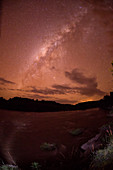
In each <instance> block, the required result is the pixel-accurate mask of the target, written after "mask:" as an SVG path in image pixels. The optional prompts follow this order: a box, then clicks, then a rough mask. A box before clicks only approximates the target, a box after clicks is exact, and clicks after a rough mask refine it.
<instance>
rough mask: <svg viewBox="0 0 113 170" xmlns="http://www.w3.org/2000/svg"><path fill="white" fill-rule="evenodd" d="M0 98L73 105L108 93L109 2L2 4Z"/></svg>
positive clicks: (7, 0) (112, 55)
mask: <svg viewBox="0 0 113 170" xmlns="http://www.w3.org/2000/svg"><path fill="white" fill-rule="evenodd" d="M0 24H1V25H0V26H1V28H0V31H1V35H0V96H1V97H4V98H6V99H9V98H12V97H15V96H19V97H27V98H33V99H38V100H54V101H56V102H59V103H69V104H76V103H79V102H84V101H92V100H98V99H101V98H103V96H104V95H106V94H109V92H110V91H112V90H113V77H112V74H111V72H110V69H111V62H112V60H113V1H112V0H76V1H75V0H27V1H26V0H16V1H15V0H2V3H1V4H0Z"/></svg>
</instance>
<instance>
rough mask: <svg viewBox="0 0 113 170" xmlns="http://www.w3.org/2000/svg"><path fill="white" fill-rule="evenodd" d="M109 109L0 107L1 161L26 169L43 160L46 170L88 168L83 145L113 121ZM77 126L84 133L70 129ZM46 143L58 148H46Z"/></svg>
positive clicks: (43, 166) (41, 162) (42, 163)
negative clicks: (28, 110) (34, 109)
mask: <svg viewBox="0 0 113 170" xmlns="http://www.w3.org/2000/svg"><path fill="white" fill-rule="evenodd" d="M107 112H108V111H106V110H102V109H99V108H95V109H88V110H85V111H66V112H65V111H62V112H46V113H36V112H19V111H7V110H0V157H1V160H3V161H4V162H5V163H8V164H17V165H18V166H19V167H21V168H23V169H26V170H27V169H29V167H30V165H31V163H32V162H39V163H40V164H41V165H42V169H44V170H46V169H48V170H55V169H58V170H60V169H65V170H68V169H75V168H78V169H87V168H88V167H87V165H88V159H87V157H86V160H85V159H83V158H82V157H81V153H80V152H81V151H80V146H81V145H82V144H84V143H85V142H87V141H88V140H89V139H91V138H92V137H94V136H95V135H96V134H97V133H98V132H99V128H100V127H101V126H102V125H104V124H106V123H108V122H109V121H111V119H112V118H108V117H107ZM76 128H82V130H83V132H82V133H81V134H79V135H75V136H74V135H72V134H71V133H70V131H71V130H74V129H76ZM44 142H47V143H50V144H55V146H56V149H54V150H52V151H47V150H42V149H41V148H40V146H41V145H42V144H43V143H44Z"/></svg>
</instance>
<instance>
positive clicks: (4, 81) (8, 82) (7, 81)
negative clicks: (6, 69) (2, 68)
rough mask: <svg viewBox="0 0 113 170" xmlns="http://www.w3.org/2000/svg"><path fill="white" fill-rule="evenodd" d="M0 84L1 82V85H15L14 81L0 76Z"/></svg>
mask: <svg viewBox="0 0 113 170" xmlns="http://www.w3.org/2000/svg"><path fill="white" fill-rule="evenodd" d="M0 84H2V85H6V84H11V85H15V84H16V83H14V82H12V81H9V80H6V79H4V78H2V77H0Z"/></svg>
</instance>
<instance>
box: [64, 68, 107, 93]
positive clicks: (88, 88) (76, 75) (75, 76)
mask: <svg viewBox="0 0 113 170" xmlns="http://www.w3.org/2000/svg"><path fill="white" fill-rule="evenodd" d="M65 76H66V77H67V78H68V79H70V80H71V81H72V82H74V83H79V84H80V85H84V87H75V88H74V89H76V90H77V93H80V94H82V95H86V96H93V95H99V96H102V95H104V94H105V92H103V91H102V90H100V89H98V88H97V87H98V83H97V81H96V78H95V77H86V76H85V75H84V74H83V73H82V72H80V71H79V70H78V69H77V68H75V69H73V70H72V71H71V72H67V71H66V72H65Z"/></svg>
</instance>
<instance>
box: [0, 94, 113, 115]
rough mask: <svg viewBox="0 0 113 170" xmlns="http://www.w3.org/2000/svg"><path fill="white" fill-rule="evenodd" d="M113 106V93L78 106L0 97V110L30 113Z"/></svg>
mask: <svg viewBox="0 0 113 170" xmlns="http://www.w3.org/2000/svg"><path fill="white" fill-rule="evenodd" d="M112 106H113V92H110V96H108V95H106V96H104V98H103V99H101V100H97V101H89V102H83V103H78V104H76V105H70V104H60V103H56V102H55V101H45V100H42V101H38V100H34V99H28V98H21V97H14V98H10V99H9V100H6V99H4V98H3V97H0V109H7V110H18V111H30V112H55V111H68V110H85V109H90V108H97V107H100V108H103V109H109V108H111V107H112Z"/></svg>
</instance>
